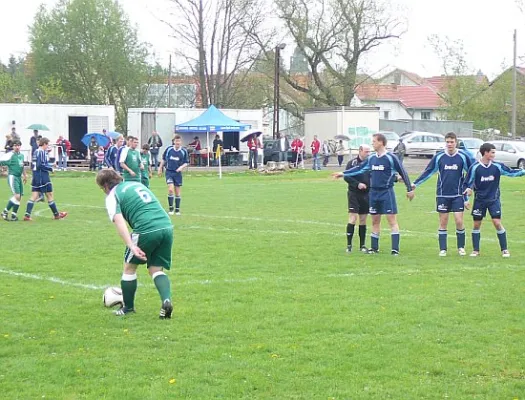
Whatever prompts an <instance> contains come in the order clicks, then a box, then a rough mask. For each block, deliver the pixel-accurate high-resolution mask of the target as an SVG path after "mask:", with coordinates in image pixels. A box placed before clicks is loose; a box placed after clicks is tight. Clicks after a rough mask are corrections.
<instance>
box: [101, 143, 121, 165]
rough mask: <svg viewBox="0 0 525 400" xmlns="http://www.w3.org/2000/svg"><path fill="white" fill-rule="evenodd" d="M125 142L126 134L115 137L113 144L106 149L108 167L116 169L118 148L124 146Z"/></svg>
mask: <svg viewBox="0 0 525 400" xmlns="http://www.w3.org/2000/svg"><path fill="white" fill-rule="evenodd" d="M123 143H124V136H122V135H120V136H119V137H117V138H116V139H113V144H112V145H111V146H110V147H109V148H108V151H106V157H105V160H104V161H105V162H106V165H107V166H108V168H110V169H116V167H115V163H116V162H117V153H118V150H119V149H120V148H121V147H122V144H123Z"/></svg>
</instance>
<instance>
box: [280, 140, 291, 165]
mask: <svg viewBox="0 0 525 400" xmlns="http://www.w3.org/2000/svg"><path fill="white" fill-rule="evenodd" d="M289 149H290V143H288V139H287V138H286V136H285V135H284V134H282V133H280V134H279V161H281V162H282V161H288V157H287V156H288V150H289Z"/></svg>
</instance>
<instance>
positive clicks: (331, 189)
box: [0, 171, 525, 399]
mask: <svg viewBox="0 0 525 400" xmlns="http://www.w3.org/2000/svg"><path fill="white" fill-rule="evenodd" d="M192 174H193V175H190V176H186V178H185V185H184V188H183V196H182V212H183V215H182V216H181V217H174V224H175V244H174V248H173V256H174V266H173V269H172V272H171V273H170V278H171V280H172V284H173V287H174V303H175V307H176V308H175V312H174V316H173V317H174V318H173V319H172V320H171V321H159V320H158V319H157V314H158V309H159V304H160V301H159V299H158V295H157V293H156V290H155V288H154V286H153V285H152V283H151V280H150V278H149V277H148V276H147V273H146V271H145V269H144V268H141V269H140V271H139V282H140V284H141V286H140V287H139V290H138V293H137V301H136V303H137V313H136V314H135V315H132V316H130V317H126V318H124V319H118V318H116V317H114V316H113V315H112V314H111V311H110V310H108V309H105V308H104V307H103V306H102V301H101V298H102V292H103V290H102V289H100V287H103V286H106V285H108V286H109V285H118V282H119V280H120V275H121V258H122V254H123V246H122V244H121V242H120V239H119V238H118V236H117V234H116V232H115V229H114V227H113V226H112V224H111V223H110V222H109V220H108V218H107V215H106V212H105V209H104V208H103V207H104V198H103V193H102V192H101V191H100V190H99V189H98V188H97V187H96V186H95V184H94V179H93V175H92V174H88V173H77V174H73V173H72V174H67V173H66V174H61V175H59V174H58V173H57V174H56V176H55V177H54V178H53V183H54V187H55V192H56V200H57V204H58V206H59V208H60V209H62V210H67V211H69V213H70V215H69V216H68V218H67V219H65V220H63V221H53V220H51V218H50V217H51V212H50V211H49V209H48V208H47V206H45V205H43V204H42V203H39V204H37V205H36V207H35V214H36V215H35V218H34V219H35V220H34V221H33V222H32V223H26V222H18V223H2V224H0V235H1V236H0V237H1V254H2V256H1V259H0V398H2V399H41V398H46V399H103V398H104V399H175V398H184V399H212V398H222V399H241V398H251V399H331V398H333V399H362V398H363V399H388V398H391V399H421V398H424V399H444V398H449V399H516V398H519V399H523V398H524V393H525V371H524V369H525V366H524V361H523V360H524V359H525V346H524V344H523V338H524V335H525V319H524V318H523V310H524V308H525V307H524V306H525V300H524V299H525V293H524V292H525V273H524V271H523V269H524V268H523V260H524V256H525V239H524V233H525V220H524V219H523V217H522V204H523V198H524V190H523V183H524V181H523V180H520V179H513V180H511V179H505V180H504V184H503V188H502V197H503V222H504V225H505V227H506V229H507V231H508V234H509V248H510V250H511V253H512V258H510V259H502V258H501V256H500V253H499V248H498V245H497V240H496V233H495V231H494V228H493V227H492V226H491V225H490V224H489V223H488V222H485V225H484V226H482V247H481V251H482V257H480V258H478V259H471V258H469V257H466V258H460V257H459V256H457V255H456V254H455V252H454V251H452V250H453V249H454V248H455V235H454V234H453V233H454V228H453V226H452V224H451V225H450V228H449V232H450V235H449V250H450V251H449V253H450V254H449V256H448V257H446V258H438V257H437V252H438V251H437V235H436V233H437V232H436V231H437V215H436V214H435V213H433V212H432V211H433V210H434V208H435V199H434V184H433V183H431V182H428V183H427V184H426V185H424V186H423V187H422V188H420V189H418V192H417V197H416V199H415V200H414V201H413V202H412V203H410V202H408V201H407V200H406V199H404V197H403V188H402V187H401V186H399V185H398V187H397V188H396V191H397V194H398V205H399V209H400V216H399V221H400V225H401V230H402V232H403V233H402V237H401V252H402V255H401V256H400V257H397V258H395V257H392V256H390V255H389V254H388V251H387V249H388V248H389V246H390V237H389V234H388V231H387V230H384V231H383V233H382V238H381V248H382V250H383V252H382V254H378V255H374V256H367V255H363V254H360V253H352V254H346V253H345V252H344V249H345V244H346V243H345V237H344V230H345V225H346V219H347V214H346V207H347V205H346V188H345V184H344V183H342V182H340V181H337V182H336V181H332V180H331V179H330V178H329V174H328V173H327V172H321V173H314V172H312V171H304V172H295V173H291V174H287V175H277V176H255V175H252V174H226V175H225V176H224V178H223V180H218V179H217V177H215V176H212V175H206V174H201V175H199V174H197V173H195V172H193V173H192ZM28 188H29V187H28V186H26V189H28ZM7 189H8V187H7V185H6V184H5V182H0V199H2V202H3V201H4V200H5V201H7V199H8V197H9V194H8V190H7ZM152 189H153V191H154V192H155V193H156V194H157V195H158V197H159V198H160V200H161V202H162V204H163V205H165V204H166V189H165V185H164V183H163V181H162V180H161V179H157V178H154V179H153V180H152ZM1 205H2V206H3V203H2V204H1ZM24 207H25V201H23V208H24ZM466 220H467V232H468V235H469V236H470V225H471V219H470V217H468V218H466ZM2 222H3V221H2ZM470 249H471V248H470V240H468V241H467V251H469V250H470ZM16 274H18V275H16ZM20 274H28V275H20ZM38 277H39V278H41V279H36V278H38ZM53 278H57V279H60V281H59V282H53V281H52V279H53ZM75 285H76V286H75ZM83 285H84V286H83ZM90 285H92V286H95V288H94V289H93V288H90V287H89V286H90ZM96 287H99V288H96ZM170 382H171V383H170ZM44 396H45V397H44Z"/></svg>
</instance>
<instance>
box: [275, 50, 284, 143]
mask: <svg viewBox="0 0 525 400" xmlns="http://www.w3.org/2000/svg"><path fill="white" fill-rule="evenodd" d="M284 47H285V44H284V43H281V44H280V45H278V46H276V47H275V66H274V67H275V73H274V77H273V138H274V139H278V138H279V108H280V106H279V96H280V89H279V76H280V70H281V50H282V49H284Z"/></svg>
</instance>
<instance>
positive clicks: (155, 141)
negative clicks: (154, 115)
mask: <svg viewBox="0 0 525 400" xmlns="http://www.w3.org/2000/svg"><path fill="white" fill-rule="evenodd" d="M148 144H149V153H150V155H151V164H152V165H153V167H154V168H155V171H157V169H158V167H159V153H160V148H161V147H162V139H161V138H160V136H159V134H158V132H157V131H153V132H152V133H151V137H150V138H149V139H148ZM199 150H200V149H199Z"/></svg>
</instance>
